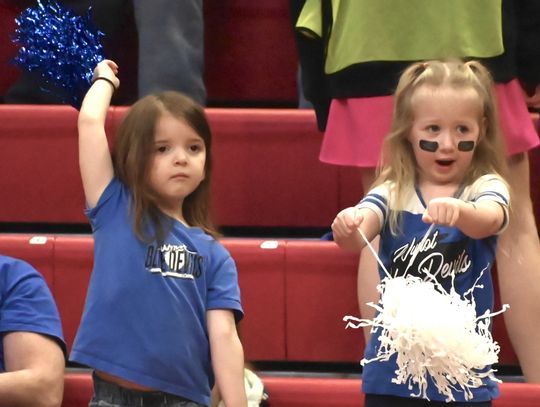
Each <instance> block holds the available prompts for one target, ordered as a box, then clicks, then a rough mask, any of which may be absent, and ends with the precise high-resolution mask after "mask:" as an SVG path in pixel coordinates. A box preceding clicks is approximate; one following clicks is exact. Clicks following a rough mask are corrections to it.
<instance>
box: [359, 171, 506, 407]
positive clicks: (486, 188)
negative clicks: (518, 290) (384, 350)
mask: <svg viewBox="0 0 540 407" xmlns="http://www.w3.org/2000/svg"><path fill="white" fill-rule="evenodd" d="M391 189H392V184H391V183H385V184H382V185H379V186H377V187H375V188H374V189H372V190H371V191H370V192H369V193H368V194H367V195H366V197H365V198H364V199H363V200H362V201H361V202H360V204H359V205H358V206H359V207H367V208H370V209H372V210H373V211H374V212H375V213H376V214H377V215H378V217H379V220H380V222H381V225H382V230H381V233H380V236H381V241H380V249H379V257H380V259H381V261H382V262H383V264H384V265H385V267H386V269H387V270H388V271H389V273H390V274H391V275H393V276H405V275H413V276H418V277H425V274H423V273H420V272H419V270H423V269H425V268H427V269H428V270H429V272H430V274H432V275H435V276H436V278H437V281H438V282H439V283H441V284H442V286H443V287H445V288H446V289H449V288H450V287H451V284H452V283H451V280H452V276H455V280H454V286H455V289H456V292H457V293H459V294H461V295H463V294H464V293H465V292H467V291H468V290H469V289H470V288H471V287H473V286H474V285H475V283H477V284H480V285H483V288H476V289H475V290H474V291H473V296H474V300H475V303H476V313H477V315H480V314H483V313H484V312H485V311H486V310H492V309H493V282H492V279H491V272H490V270H491V266H492V265H493V262H494V258H495V249H496V243H497V236H489V237H487V238H485V239H473V238H470V237H468V236H466V235H465V234H463V233H462V232H461V231H460V230H459V229H457V228H455V227H445V226H439V225H436V226H435V227H434V229H433V231H432V232H431V234H430V236H429V237H428V240H427V241H426V243H425V245H424V246H423V247H424V248H425V249H422V250H420V251H419V252H418V251H417V250H415V249H416V247H417V246H418V244H419V242H420V241H421V240H422V238H423V237H424V235H425V234H426V232H427V230H428V228H429V226H430V225H429V224H427V223H424V222H423V221H422V214H423V212H424V210H425V208H426V205H425V202H424V200H423V198H422V196H421V195H420V191H418V190H416V191H411V194H410V199H408V200H406V202H405V205H404V208H400V211H401V223H400V225H401V230H402V231H405V232H404V233H398V234H396V235H392V233H391V232H390V228H389V225H388V222H387V219H388V214H389V211H390V209H389V208H388V196H389V192H390V191H391ZM456 198H459V199H462V200H464V201H470V202H480V201H483V200H491V201H495V202H498V203H499V204H500V205H501V206H502V207H503V208H504V210H505V213H506V212H507V208H508V202H509V193H508V190H507V188H506V186H505V184H504V183H503V182H502V181H501V179H500V177H498V176H497V175H493V174H488V175H484V176H482V177H480V178H479V179H478V180H476V181H475V182H474V183H473V184H471V185H469V186H467V187H465V188H463V189H462V190H461V191H459V192H458V194H457V196H456ZM507 218H508V217H507V216H506V219H507ZM504 226H505V225H503V227H504ZM415 253H418V254H415ZM415 256H416V257H415ZM379 274H380V276H381V278H383V277H385V275H384V272H383V270H382V269H379ZM480 275H482V277H481V278H480V279H479V280H478V278H479V276H480ZM380 333H381V330H380V329H377V330H376V331H375V332H374V333H373V334H372V336H371V339H370V341H369V343H368V345H367V346H366V350H365V355H364V357H365V358H366V359H368V360H369V359H372V358H374V357H376V355H377V351H378V348H379V345H380V342H379V335H380ZM396 370H397V364H396V355H393V357H391V358H390V360H389V361H387V362H380V361H375V362H370V363H367V364H366V365H365V366H364V369H363V374H362V379H363V380H362V389H363V391H364V393H371V394H386V395H393V396H399V397H411V396H410V395H411V393H413V394H418V393H419V392H418V385H416V384H415V385H413V388H412V389H409V388H408V387H407V384H400V385H398V384H395V383H392V382H391V379H392V378H394V377H395V371H396ZM428 383H429V384H428V389H427V396H428V398H429V399H430V400H433V401H445V400H446V396H444V395H441V394H440V393H439V392H438V391H437V388H436V387H435V385H434V383H433V382H432V381H431V379H430V378H428ZM472 393H473V399H472V400H471V401H474V402H480V401H487V400H491V399H493V398H495V397H497V396H498V394H499V390H498V386H497V383H496V382H494V381H493V380H491V379H489V378H486V379H484V380H483V386H481V387H479V388H476V389H473V390H472ZM453 395H454V397H455V400H456V401H458V402H459V401H466V400H465V397H464V393H463V392H460V391H453Z"/></svg>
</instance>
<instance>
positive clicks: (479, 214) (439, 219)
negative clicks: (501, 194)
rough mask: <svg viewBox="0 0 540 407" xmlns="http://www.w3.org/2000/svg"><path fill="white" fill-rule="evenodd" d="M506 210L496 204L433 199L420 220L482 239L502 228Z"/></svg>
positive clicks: (486, 201) (493, 202)
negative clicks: (456, 229)
mask: <svg viewBox="0 0 540 407" xmlns="http://www.w3.org/2000/svg"><path fill="white" fill-rule="evenodd" d="M505 219H506V209H505V208H504V207H503V206H502V205H501V204H500V203H498V202H495V201H489V200H484V201H480V202H477V203H472V202H465V201H462V200H460V199H456V198H435V199H432V200H431V201H429V203H428V205H427V209H426V211H425V212H424V214H423V216H422V220H423V221H424V222H427V223H436V224H439V225H446V226H455V227H457V228H458V229H459V230H461V231H462V232H463V233H465V234H466V235H467V236H469V237H472V238H473V239H483V238H486V237H488V236H492V235H494V234H496V233H497V232H499V231H500V230H501V228H502V227H503V226H504V222H505Z"/></svg>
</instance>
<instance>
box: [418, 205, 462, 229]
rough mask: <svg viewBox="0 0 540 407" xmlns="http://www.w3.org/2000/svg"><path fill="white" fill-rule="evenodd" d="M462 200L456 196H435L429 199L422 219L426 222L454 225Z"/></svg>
mask: <svg viewBox="0 0 540 407" xmlns="http://www.w3.org/2000/svg"><path fill="white" fill-rule="evenodd" d="M462 205H463V201H461V200H459V199H456V198H435V199H432V200H431V201H429V203H428V205H427V208H426V210H425V211H424V214H423V215H422V220H423V221H424V222H426V223H436V224H439V225H445V226H454V225H455V224H456V222H457V221H458V219H459V214H460V210H461V206H462Z"/></svg>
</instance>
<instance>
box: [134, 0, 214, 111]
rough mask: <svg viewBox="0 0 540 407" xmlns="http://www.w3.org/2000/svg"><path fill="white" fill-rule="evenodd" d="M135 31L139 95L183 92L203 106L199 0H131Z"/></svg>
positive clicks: (201, 8) (200, 6) (202, 23)
mask: <svg viewBox="0 0 540 407" xmlns="http://www.w3.org/2000/svg"><path fill="white" fill-rule="evenodd" d="M133 7H134V12H135V22H136V25H137V31H138V33H139V64H138V65H139V81H138V82H139V96H140V97H143V96H146V95H147V94H149V93H154V92H160V91H165V90H176V91H180V92H183V93H185V94H187V95H188V96H190V97H191V98H193V99H194V100H195V101H196V102H198V103H200V104H202V105H204V104H205V102H206V89H205V86H204V79H203V70H204V21H203V2H202V0H184V1H168V0H152V1H148V0H133Z"/></svg>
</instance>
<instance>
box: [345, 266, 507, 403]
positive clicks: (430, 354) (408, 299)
mask: <svg viewBox="0 0 540 407" xmlns="http://www.w3.org/2000/svg"><path fill="white" fill-rule="evenodd" d="M428 277H430V278H431V281H425V280H423V279H421V278H419V277H414V276H407V277H395V278H389V277H386V278H384V279H383V280H382V282H381V284H380V285H379V286H378V290H379V292H380V293H381V299H380V301H379V304H369V305H371V306H372V307H374V308H375V309H377V310H378V311H379V313H378V315H377V316H376V317H375V318H374V319H373V320H361V319H357V318H354V317H351V316H346V317H345V318H344V320H345V321H348V324H347V327H353V328H359V327H361V326H371V327H372V329H375V328H380V329H381V330H382V331H381V334H380V337H379V340H380V343H381V345H380V348H379V351H378V353H377V356H376V357H375V358H373V359H370V360H366V359H364V360H362V362H361V363H362V365H365V364H366V363H372V362H376V361H387V360H388V359H389V358H390V357H391V356H392V355H394V354H396V355H397V366H398V369H397V370H396V377H395V378H393V379H392V382H393V383H396V384H407V385H408V387H409V389H412V388H413V387H412V386H413V384H417V385H418V389H419V392H418V394H411V396H416V397H420V396H421V397H423V398H427V387H428V379H427V378H428V375H429V376H430V377H431V378H432V380H433V382H434V384H435V386H436V387H437V389H438V391H439V392H440V393H441V394H443V395H445V396H446V401H447V402H449V401H455V398H454V396H453V394H452V391H453V390H457V391H463V392H464V397H465V399H466V400H470V399H471V398H472V391H471V389H474V388H477V387H480V386H481V385H482V379H483V378H485V377H489V378H491V379H492V380H496V381H498V380H497V379H496V378H495V376H494V374H493V373H494V370H492V369H486V367H487V366H489V365H492V364H494V363H496V362H497V361H498V353H499V345H498V344H497V343H496V342H494V341H493V338H492V336H491V332H490V330H489V323H490V318H491V317H492V316H494V315H496V314H498V313H489V312H486V313H485V314H484V315H482V316H480V317H477V316H476V308H475V303H474V300H473V299H472V296H471V300H468V299H466V298H462V297H461V296H460V295H459V294H457V293H456V292H455V290H454V289H453V288H452V289H451V290H450V292H446V291H445V290H444V288H443V287H441V286H440V285H439V284H438V283H437V282H434V281H435V279H434V278H433V276H431V275H429V274H428ZM480 287H481V286H478V285H475V286H474V287H473V288H472V289H471V291H472V290H473V289H475V288H480ZM506 307H507V306H505V307H504V308H503V310H502V311H504V310H505V309H506ZM502 311H501V312H502ZM351 321H355V322H356V324H355V323H353V322H351Z"/></svg>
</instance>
